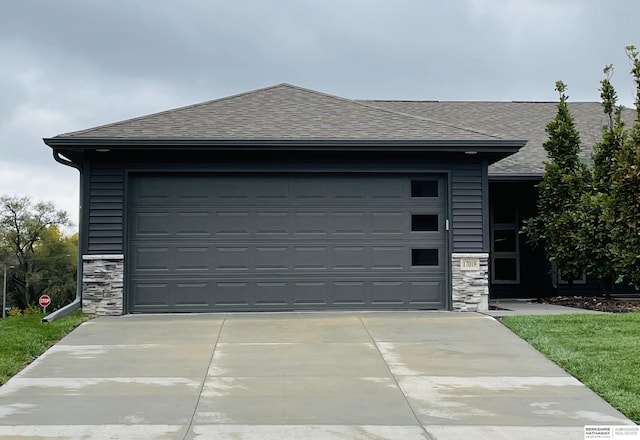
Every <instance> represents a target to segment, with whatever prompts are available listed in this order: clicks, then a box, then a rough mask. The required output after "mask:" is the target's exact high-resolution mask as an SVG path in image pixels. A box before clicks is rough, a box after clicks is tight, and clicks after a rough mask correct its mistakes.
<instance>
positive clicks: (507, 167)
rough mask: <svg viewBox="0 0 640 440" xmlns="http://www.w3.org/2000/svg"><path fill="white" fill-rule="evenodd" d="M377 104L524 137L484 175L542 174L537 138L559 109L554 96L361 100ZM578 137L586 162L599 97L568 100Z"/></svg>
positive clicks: (598, 130)
mask: <svg viewBox="0 0 640 440" xmlns="http://www.w3.org/2000/svg"><path fill="white" fill-rule="evenodd" d="M362 102H366V103H368V104H370V105H374V106H377V107H380V108H385V109H388V110H393V111H397V112H402V113H407V114H412V115H415V116H421V117H425V118H429V119H432V120H434V121H446V122H447V123H449V124H454V125H456V124H464V125H465V126H467V127H470V128H471V129H481V130H483V131H484V132H487V133H490V134H492V135H494V136H497V137H499V138H502V139H526V140H527V141H528V142H527V145H525V146H524V147H522V148H521V149H520V151H519V152H517V153H515V154H513V155H511V156H509V157H507V158H504V159H502V160H500V161H498V162H496V163H494V164H493V165H490V166H489V175H491V176H493V177H500V176H511V175H518V176H527V175H533V176H541V175H543V174H544V161H545V160H546V159H547V154H546V152H545V150H544V148H543V147H542V144H543V143H544V142H545V141H546V140H547V139H548V136H547V133H546V132H545V128H546V126H547V123H549V121H551V120H552V119H553V118H554V117H555V116H556V113H557V111H558V107H557V105H558V104H557V103H556V102H482V101H362ZM569 111H570V112H571V115H572V116H573V118H574V122H575V125H576V128H577V130H578V131H579V133H580V140H581V142H582V151H581V153H580V155H581V158H582V159H583V160H584V161H585V162H587V163H590V162H591V149H592V147H593V145H594V144H596V143H597V142H598V141H599V140H600V139H601V138H602V127H603V125H605V124H606V123H607V116H606V115H605V114H604V112H603V108H602V105H601V104H600V103H599V102H570V103H569ZM624 116H625V120H626V121H628V123H631V121H633V119H634V117H635V111H634V110H630V109H626V110H625V113H624Z"/></svg>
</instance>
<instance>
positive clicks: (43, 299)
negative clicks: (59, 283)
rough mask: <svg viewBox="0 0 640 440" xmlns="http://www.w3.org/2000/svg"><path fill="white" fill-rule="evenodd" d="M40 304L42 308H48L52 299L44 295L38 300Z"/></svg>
mask: <svg viewBox="0 0 640 440" xmlns="http://www.w3.org/2000/svg"><path fill="white" fill-rule="evenodd" d="M38 304H40V307H47V306H48V305H49V304H51V297H50V296H49V295H42V296H41V297H40V299H38Z"/></svg>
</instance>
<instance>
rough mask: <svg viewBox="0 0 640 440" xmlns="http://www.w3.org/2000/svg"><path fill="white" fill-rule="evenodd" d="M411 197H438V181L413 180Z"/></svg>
mask: <svg viewBox="0 0 640 440" xmlns="http://www.w3.org/2000/svg"><path fill="white" fill-rule="evenodd" d="M411 197H438V181H437V180H412V181H411Z"/></svg>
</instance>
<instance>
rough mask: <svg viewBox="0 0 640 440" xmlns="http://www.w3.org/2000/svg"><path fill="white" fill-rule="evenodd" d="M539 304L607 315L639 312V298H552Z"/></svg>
mask: <svg viewBox="0 0 640 440" xmlns="http://www.w3.org/2000/svg"><path fill="white" fill-rule="evenodd" d="M538 301H539V302H541V303H547V304H555V305H558V306H566V307H576V308H579V309H588V310H597V311H599V312H609V313H628V312H640V298H628V299H627V298H623V299H621V298H612V299H604V298H602V297H592V296H554V297H551V298H542V299H540V300H538Z"/></svg>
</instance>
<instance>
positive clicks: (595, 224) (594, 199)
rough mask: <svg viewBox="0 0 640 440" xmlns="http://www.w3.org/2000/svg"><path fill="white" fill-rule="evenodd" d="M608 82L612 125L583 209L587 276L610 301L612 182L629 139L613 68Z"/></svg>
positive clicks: (596, 156)
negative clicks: (595, 282)
mask: <svg viewBox="0 0 640 440" xmlns="http://www.w3.org/2000/svg"><path fill="white" fill-rule="evenodd" d="M604 73H605V78H604V79H603V80H602V81H600V97H601V99H602V107H603V110H604V113H605V114H606V115H607V117H608V124H607V125H605V126H604V127H603V128H602V141H601V142H599V143H598V144H596V145H595V146H594V149H593V154H592V158H593V169H592V174H593V181H592V185H591V190H590V192H589V193H587V194H585V195H584V196H583V198H582V205H581V207H580V216H581V222H580V239H581V245H580V247H581V248H582V249H585V251H586V261H587V268H586V270H587V273H589V274H592V275H596V276H597V277H598V279H599V280H600V282H601V291H602V292H603V293H604V294H605V295H606V296H607V297H608V296H609V295H610V293H611V289H612V287H613V283H614V281H616V280H617V278H618V269H617V267H616V266H615V265H614V264H612V261H613V260H614V244H613V240H612V229H613V225H614V218H615V217H616V214H615V205H614V204H612V202H611V185H612V179H613V176H614V174H615V173H616V170H617V168H618V162H617V159H616V158H617V156H618V153H619V151H620V148H621V147H622V144H623V142H624V138H625V130H624V121H623V120H622V108H621V107H616V102H617V95H616V91H615V88H614V87H613V84H612V83H611V76H612V74H613V66H612V65H608V66H606V67H605V68H604Z"/></svg>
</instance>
